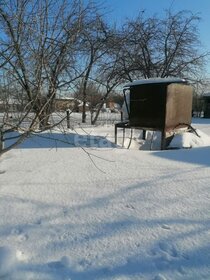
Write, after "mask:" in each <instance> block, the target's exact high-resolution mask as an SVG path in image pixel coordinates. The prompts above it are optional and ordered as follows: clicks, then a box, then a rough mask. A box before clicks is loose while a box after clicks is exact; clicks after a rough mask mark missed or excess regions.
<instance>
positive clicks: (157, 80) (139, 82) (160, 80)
mask: <svg viewBox="0 0 210 280" xmlns="http://www.w3.org/2000/svg"><path fill="white" fill-rule="evenodd" d="M186 82H187V81H186V80H185V79H181V78H149V79H143V80H136V81H133V82H131V83H128V84H126V85H124V88H126V87H131V86H137V85H144V84H162V83H167V84H170V83H186Z"/></svg>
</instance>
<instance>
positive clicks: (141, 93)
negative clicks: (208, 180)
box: [115, 78, 193, 149]
mask: <svg viewBox="0 0 210 280" xmlns="http://www.w3.org/2000/svg"><path fill="white" fill-rule="evenodd" d="M123 92H124V99H125V104H126V109H127V113H128V121H127V122H125V123H121V124H117V125H116V129H115V135H116V130H117V127H120V126H121V127H123V126H124V127H128V128H140V129H143V130H144V131H146V130H153V131H154V130H157V131H161V133H162V138H161V149H164V148H165V147H166V138H167V133H170V132H172V131H174V130H175V129H178V128H181V127H188V126H189V125H190V124H191V118H192V96H193V95H192V92H193V89H192V87H191V86H189V85H188V84H187V81H186V80H184V79H180V78H155V79H144V80H138V81H134V82H132V83H128V84H126V85H125V86H124V90H123ZM126 95H127V96H126ZM115 139H116V138H115Z"/></svg>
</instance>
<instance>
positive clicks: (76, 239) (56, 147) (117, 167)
mask: <svg viewBox="0 0 210 280" xmlns="http://www.w3.org/2000/svg"><path fill="white" fill-rule="evenodd" d="M193 126H194V127H195V128H197V129H198V130H197V131H198V134H199V135H200V136H201V137H197V136H195V135H194V134H193V133H190V134H185V135H183V136H182V137H180V136H178V137H176V138H174V141H175V140H176V141H175V142H174V143H173V145H172V146H173V148H174V146H180V144H181V143H182V145H184V146H185V147H186V148H189V147H194V148H192V149H173V150H166V151H160V150H154V147H157V146H158V143H157V142H158V141H157V140H158V136H157V135H155V136H154V135H152V136H150V140H149V141H148V143H143V141H142V140H140V139H139V138H138V132H137V131H136V132H135V133H134V139H133V141H132V142H131V143H129V142H130V141H129V139H125V143H124V144H125V148H121V147H120V146H117V147H116V146H115V145H114V144H113V142H114V128H113V126H103V127H96V128H85V129H79V128H78V129H77V133H75V132H74V131H69V133H67V134H66V135H62V134H60V133H58V132H57V133H54V134H53V135H50V134H47V133H45V134H42V135H41V136H42V137H40V136H36V137H33V138H31V139H28V140H27V141H26V142H25V143H23V144H22V145H21V146H20V147H19V148H17V149H14V150H12V151H10V152H8V153H6V154H4V155H3V156H2V157H1V158H0V200H1V201H0V215H1V218H0V279H6V280H29V279H30V280H37V279H38V280H48V279H49V280H60V279H61V280H67V279H68V280H70V279H71V280H111V279H112V280H128V279H132V280H134V279H135V280H137V279H138V280H139V279H146V280H181V279H182V280H189V279H190V280H201V279H210V120H207V119H194V120H193ZM128 134H129V133H128ZM120 135H121V134H120V132H119V142H121V140H122V139H120ZM52 136H53V139H50V138H52ZM128 136H129V135H128ZM55 138H56V139H58V140H59V141H55ZM128 143H129V144H130V149H126V145H127V144H128ZM139 149H140V150H139ZM150 149H151V150H150Z"/></svg>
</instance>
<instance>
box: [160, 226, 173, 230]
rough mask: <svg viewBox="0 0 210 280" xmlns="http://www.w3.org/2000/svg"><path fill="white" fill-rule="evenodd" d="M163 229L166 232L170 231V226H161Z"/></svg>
mask: <svg viewBox="0 0 210 280" xmlns="http://www.w3.org/2000/svg"><path fill="white" fill-rule="evenodd" d="M161 227H162V228H163V229H167V230H170V229H171V228H170V226H168V225H162V226H161Z"/></svg>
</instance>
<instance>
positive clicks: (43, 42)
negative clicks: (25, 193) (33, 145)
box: [0, 0, 92, 150]
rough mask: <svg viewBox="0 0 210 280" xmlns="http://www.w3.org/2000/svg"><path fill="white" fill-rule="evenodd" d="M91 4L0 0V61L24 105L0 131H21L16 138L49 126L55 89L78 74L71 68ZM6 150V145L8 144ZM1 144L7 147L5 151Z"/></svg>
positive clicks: (77, 1)
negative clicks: (17, 116) (19, 113)
mask: <svg viewBox="0 0 210 280" xmlns="http://www.w3.org/2000/svg"><path fill="white" fill-rule="evenodd" d="M91 9H92V8H91V6H89V5H87V6H83V5H82V3H81V1H80V0H72V1H66V0H60V1H55V0H10V1H8V0H4V1H1V3H0V30H1V32H0V66H1V71H2V73H4V75H6V76H7V77H10V79H9V80H10V85H11V84H13V87H14V88H20V89H21V90H22V92H23V94H24V98H26V100H27V106H25V109H24V111H23V112H22V113H21V115H20V116H19V118H18V121H17V122H16V123H14V122H13V123H12V124H9V123H8V124H7V125H6V127H7V129H5V128H3V126H1V135H2V134H3V132H8V131H9V130H20V129H21V125H22V123H23V122H24V120H25V119H26V117H28V116H29V114H30V113H31V112H33V116H32V115H30V116H31V118H30V123H29V125H28V127H27V129H26V128H25V127H24V129H23V128H22V132H24V133H22V134H21V136H20V137H19V138H18V139H17V141H16V143H18V142H19V141H21V139H24V138H25V137H26V136H27V135H28V134H29V133H30V132H32V131H34V130H35V129H36V128H37V123H38V124H39V128H40V129H46V128H47V127H49V126H50V124H49V116H50V114H51V113H52V104H53V101H54V99H55V97H56V94H57V91H58V90H59V89H61V88H62V87H66V86H67V85H68V84H70V83H71V82H72V81H74V80H75V79H77V78H78V77H79V76H80V73H78V72H77V71H76V69H75V67H74V64H75V57H76V54H77V52H78V48H77V46H78V42H79V34H80V33H81V31H82V28H83V26H84V21H85V20H86V18H87V17H88V16H90V14H91V13H90V11H91ZM7 149H9V148H7ZM7 149H6V150H7Z"/></svg>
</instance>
